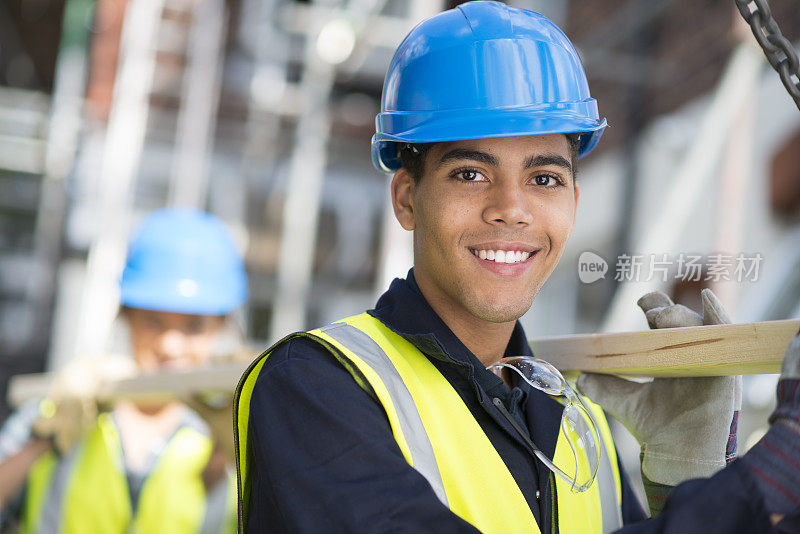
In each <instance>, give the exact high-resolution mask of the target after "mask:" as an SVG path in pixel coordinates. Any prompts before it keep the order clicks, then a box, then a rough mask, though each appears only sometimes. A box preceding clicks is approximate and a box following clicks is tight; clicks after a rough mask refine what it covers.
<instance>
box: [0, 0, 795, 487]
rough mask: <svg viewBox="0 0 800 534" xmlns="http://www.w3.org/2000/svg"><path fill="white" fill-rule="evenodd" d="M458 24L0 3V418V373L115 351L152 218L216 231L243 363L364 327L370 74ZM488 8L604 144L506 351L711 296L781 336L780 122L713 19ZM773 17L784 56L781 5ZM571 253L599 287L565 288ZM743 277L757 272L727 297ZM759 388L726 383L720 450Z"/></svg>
mask: <svg viewBox="0 0 800 534" xmlns="http://www.w3.org/2000/svg"><path fill="white" fill-rule="evenodd" d="M459 3H460V2H452V1H442V0H349V1H348V0H341V1H338V0H319V1H312V0H307V1H300V0H97V1H92V0H2V2H0V398H2V399H4V398H5V385H6V383H7V380H8V378H9V377H10V376H11V375H14V374H17V373H31V372H39V371H44V370H57V369H59V368H60V367H62V366H63V365H64V363H66V362H68V361H69V360H70V359H71V358H73V357H75V356H76V355H80V354H88V353H92V354H94V353H100V352H102V351H103V350H109V346H110V345H111V344H114V343H117V342H118V340H119V339H120V338H121V337H120V334H119V332H118V327H119V325H118V324H117V322H116V321H115V318H116V312H117V297H118V294H117V281H118V276H119V273H120V271H121V268H122V265H123V262H124V257H125V243H126V240H127V237H128V235H129V232H130V231H131V229H132V228H133V227H134V226H135V225H136V223H137V222H138V221H140V220H141V219H142V217H143V216H144V215H145V214H147V213H148V212H149V211H151V210H154V209H158V208H161V207H164V206H168V205H182V206H193V207H197V208H201V209H206V210H208V211H211V212H213V213H215V214H216V215H218V216H219V217H221V218H222V219H223V220H225V221H226V223H227V224H228V225H229V226H230V228H231V229H232V230H233V231H234V234H235V236H236V237H237V239H238V241H239V244H240V246H241V249H242V252H243V253H244V254H245V258H246V263H247V269H248V275H249V277H250V294H251V299H250V301H249V302H248V303H247V305H246V306H245V307H244V308H243V309H242V310H241V312H240V313H239V314H238V317H237V320H238V322H239V324H240V326H241V329H242V331H243V332H244V334H245V336H246V338H247V340H248V344H249V345H250V346H251V347H253V348H254V350H260V349H261V348H264V347H265V346H267V345H268V344H270V343H271V342H273V341H275V340H277V339H278V338H280V337H282V336H283V335H284V334H285V333H288V332H290V331H293V330H300V329H305V328H309V327H313V326H316V325H320V324H324V323H326V322H328V321H330V320H333V319H336V318H339V317H342V316H347V315H351V314H354V313H358V312H360V311H363V310H364V309H366V308H369V307H371V305H372V304H373V303H374V301H375V298H376V296H377V295H378V294H380V292H381V291H382V290H383V289H384V288H385V287H386V286H387V284H388V281H389V280H391V279H392V278H393V277H395V276H403V275H404V274H405V272H406V270H407V269H408V268H409V267H410V266H411V245H410V243H411V241H410V235H409V234H407V233H405V232H403V231H402V230H401V229H400V227H399V225H397V224H396V222H394V220H393V215H392V213H391V210H390V209H389V203H388V200H389V193H388V184H389V178H388V177H387V176H382V175H381V174H380V173H378V172H377V171H376V170H375V169H374V168H373V167H372V165H371V163H370V159H369V141H370V137H371V135H372V134H373V133H374V122H373V121H374V117H375V114H376V113H377V110H378V108H379V104H380V92H381V84H382V81H383V77H384V74H385V72H386V68H387V66H388V63H389V59H390V58H391V55H392V53H393V51H394V49H395V48H396V46H397V45H398V44H399V42H400V41H401V40H402V38H403V36H404V35H405V34H406V33H407V32H408V31H409V30H410V29H411V28H412V27H413V26H414V25H415V24H416V23H417V22H419V21H420V20H421V19H423V18H425V17H427V16H430V15H432V14H434V13H436V12H438V11H441V10H443V9H447V8H451V7H454V6H455V5H457V4H459ZM508 3H509V4H512V5H516V6H519V7H525V8H529V9H533V10H535V11H539V12H541V13H543V14H545V15H546V16H548V17H549V18H551V19H552V20H553V21H554V22H556V23H557V24H558V25H559V26H561V27H562V28H564V29H565V31H566V33H567V34H568V35H569V36H570V38H571V39H572V40H573V42H574V43H575V44H576V46H577V48H578V50H579V52H580V53H581V55H582V57H583V60H584V63H585V67H586V70H587V75H588V77H589V84H590V87H591V92H592V95H593V96H594V97H595V98H596V99H597V100H598V102H599V106H600V113H601V116H604V117H606V118H607V119H608V122H609V124H610V128H608V129H607V131H606V132H605V134H604V135H603V139H602V142H601V143H600V145H599V146H598V148H597V149H596V150H595V152H594V153H593V154H592V155H591V156H590V157H589V158H587V159H586V160H583V161H582V163H581V168H580V177H579V181H580V184H581V188H582V194H581V202H580V206H579V210H578V216H577V221H576V229H575V232H574V234H573V237H572V239H571V241H570V243H569V246H568V249H567V251H566V252H565V254H564V256H563V259H562V261H561V263H560V265H559V267H558V268H557V270H556V271H555V272H554V274H553V275H552V277H551V279H550V280H549V281H548V282H547V284H546V286H545V288H544V289H543V291H542V292H541V293H540V295H539V296H538V297H537V299H536V301H535V304H534V307H533V308H532V310H531V311H530V312H529V313H528V314H527V315H526V316H525V317H523V319H522V322H523V324H524V325H525V327H526V329H527V332H528V334H529V335H531V336H532V337H536V336H547V335H558V334H568V333H581V332H595V331H623V330H642V329H646V328H647V325H646V321H645V319H644V316H643V314H641V312H640V311H639V310H638V309H637V308H636V305H635V301H636V297H638V296H639V295H641V294H643V293H645V292H646V291H648V290H652V289H662V290H664V291H666V292H668V293H670V294H672V295H673V297H675V299H676V300H677V301H681V302H683V303H685V304H687V305H689V306H692V307H695V309H697V308H698V307H699V289H700V288H702V287H711V288H712V289H713V290H714V291H715V292H716V293H717V295H718V296H719V297H720V299H721V300H722V301H723V303H724V304H725V305H726V307H727V308H728V310H729V311H730V313H731V315H732V317H733V318H734V320H735V321H736V322H750V321H761V320H773V319H784V318H797V317H800V112H798V110H797V109H796V108H795V106H794V104H793V103H792V101H791V99H790V97H789V96H788V95H787V94H786V92H785V91H784V89H783V87H782V86H781V84H780V81H779V78H778V76H777V74H776V73H775V72H774V71H772V70H771V69H770V68H769V66H768V64H767V62H766V60H765V59H764V56H763V54H762V52H761V50H760V49H759V48H758V47H757V45H756V43H755V40H754V39H753V37H752V35H751V34H750V31H749V28H748V27H747V26H746V25H745V24H744V23H743V22H742V21H741V19H740V16H739V14H738V12H737V11H736V9H735V7H734V5H733V2H719V1H714V0H703V1H693V0H659V1H657V2H653V1H651V0H602V1H598V0H571V1H564V0H517V1H511V2H508ZM770 6H771V7H772V12H773V16H774V17H775V19H776V21H777V22H778V24H779V25H780V28H781V30H782V32H783V33H784V35H786V36H787V37H788V38H789V39H790V41H792V42H793V43H795V47H797V42H798V39H800V17H798V16H797V3H796V2H795V1H794V0H771V1H770ZM585 252H591V253H592V254H596V255H598V256H600V257H601V258H602V259H603V260H604V261H606V262H607V264H608V272H607V274H606V276H605V278H601V279H599V280H597V281H594V282H591V283H587V282H585V281H582V280H581V279H580V278H579V272H578V269H579V267H578V266H579V261H580V258H581V255H582V254H583V253H585ZM634 257H640V260H641V265H640V267H641V271H640V272H639V273H636V272H633V271H632V270H630V269H627V267H626V265H629V266H632V265H635V261H634V260H632V258H634ZM687 257H700V258H701V261H700V262H699V263H700V274H699V276H698V277H686V276H682V275H685V274H686V273H685V272H683V273H682V272H681V258H683V259H684V260H685V259H686V258H687ZM742 257H743V258H745V259H746V260H748V261H750V264H749V265H748V266H749V267H752V265H753V262H756V259H757V262H756V263H757V265H756V272H755V273H753V271H752V268H751V269H750V270H749V271H747V272H746V273H744V274H746V275H747V276H745V277H741V276H739V277H738V279H737V276H736V274H737V273H736V271H735V270H734V268H735V265H736V263H737V258H740V259H741V258H742ZM715 258H716V259H717V260H719V261H715ZM723 259H724V260H725V261H728V263H727V264H726V265H728V266H729V267H730V270H729V271H728V276H727V277H726V276H724V275H721V274H720V272H721V267H720V265H722V263H723ZM626 262H627V263H626ZM655 267H659V269H658V271H657V272H654V269H655ZM648 269H649V271H648ZM738 274H742V273H741V272H739V273H738ZM694 278H699V279H694ZM726 278H727V279H726ZM775 381H776V378H775V377H774V376H755V377H747V378H746V380H745V391H744V413H743V416H742V422H741V431H740V448H745V447H746V446H747V444H748V443H752V442H753V441H754V440H755V439H756V438H757V436H758V432H759V431H760V429H762V428H763V427H765V425H766V414H768V413H769V412H770V410H771V408H772V403H773V402H774V401H773V395H774V394H773V392H774V384H775ZM8 411H9V407H8V406H7V405H6V404H5V403H2V402H0V421H1V420H2V419H4V418H5V417H6V416H7V414H8ZM615 430H616V431H618V433H619V435H620V437H619V440H618V442H619V443H620V447H621V449H623V450H622V453H623V457H624V458H625V464H626V468H628V469H631V470H635V469H636V468H637V467H636V462H637V461H638V459H637V454H638V449H637V447H636V444H635V442H633V441H632V438H630V437H625V436H624V433H622V432H621V430H620V429H618V428H617V429H615ZM633 478H634V479H638V477H633Z"/></svg>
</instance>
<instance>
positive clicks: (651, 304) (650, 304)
mask: <svg viewBox="0 0 800 534" xmlns="http://www.w3.org/2000/svg"><path fill="white" fill-rule="evenodd" d="M636 304H637V305H638V306H639V307H640V308H641V309H642V311H643V312H645V313H646V312H647V311H648V310H651V309H653V308H664V307H666V306H672V304H674V303H673V302H672V299H670V298H669V296H668V295H667V294H666V293H664V292H663V291H651V292H650V293H647V294H645V295H642V296H641V297H640V298H639V300H637V301H636Z"/></svg>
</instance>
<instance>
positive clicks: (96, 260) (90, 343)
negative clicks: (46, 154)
mask: <svg viewBox="0 0 800 534" xmlns="http://www.w3.org/2000/svg"><path fill="white" fill-rule="evenodd" d="M163 8H164V0H131V2H130V3H129V4H128V7H127V9H126V13H125V20H124V22H123V28H122V36H121V38H120V55H119V63H118V67H117V76H116V79H115V80H114V96H113V100H112V105H111V111H110V114H109V119H108V128H107V130H106V139H105V146H104V149H103V163H102V166H101V169H100V183H101V187H100V194H99V198H98V199H97V200H98V203H97V210H96V217H95V220H96V223H97V227H98V234H97V237H96V238H95V240H94V242H93V243H92V245H91V247H90V249H89V257H88V261H87V277H86V286H85V289H84V293H83V302H82V303H81V311H80V319H79V324H78V335H77V339H76V347H75V352H76V353H79V354H97V353H99V352H101V351H102V349H103V344H104V342H105V340H106V338H107V336H108V333H109V331H110V328H111V324H112V322H113V320H114V316H115V314H116V310H117V306H118V301H119V288H118V285H117V280H118V279H119V276H120V273H121V272H122V267H123V264H124V261H125V250H126V246H125V245H126V242H127V238H128V231H129V225H130V212H131V202H132V193H133V191H132V190H133V187H132V186H133V183H134V180H135V177H136V175H137V173H138V169H139V161H140V158H141V154H142V146H143V144H144V136H145V129H146V127H147V117H148V112H149V96H150V88H151V87H152V85H153V83H152V82H153V72H154V70H155V54H156V46H155V45H156V38H157V36H158V27H159V23H160V21H161V12H162V10H163Z"/></svg>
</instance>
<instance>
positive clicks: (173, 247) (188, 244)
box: [120, 208, 247, 315]
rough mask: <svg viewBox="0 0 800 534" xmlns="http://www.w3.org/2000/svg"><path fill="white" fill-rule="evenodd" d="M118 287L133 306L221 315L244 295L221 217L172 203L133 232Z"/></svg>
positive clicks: (243, 275)
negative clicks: (174, 205)
mask: <svg viewBox="0 0 800 534" xmlns="http://www.w3.org/2000/svg"><path fill="white" fill-rule="evenodd" d="M120 292H121V295H120V301H121V303H122V304H123V305H124V306H130V307H132V308H142V309H146V310H157V311H166V312H176V313H190V314H193V315H225V314H227V313H230V312H231V311H233V310H234V309H236V308H237V307H239V306H241V305H242V304H243V303H244V301H245V300H246V299H247V275H246V273H245V269H244V263H243V261H242V258H241V256H240V255H239V252H238V251H237V249H236V245H235V244H234V242H233V239H232V238H231V235H230V234H229V233H228V231H227V229H226V228H225V225H224V224H223V223H222V221H220V220H219V219H218V218H217V217H215V216H213V215H211V214H209V213H205V212H202V211H197V210H192V209H186V208H171V209H164V210H159V211H155V212H153V213H151V214H150V215H149V216H147V218H145V220H144V222H143V223H142V225H141V226H140V227H139V229H138V230H137V232H136V233H135V234H134V236H133V239H132V240H131V242H130V244H129V246H128V259H127V261H126V264H125V270H124V271H123V273H122V279H121V280H120Z"/></svg>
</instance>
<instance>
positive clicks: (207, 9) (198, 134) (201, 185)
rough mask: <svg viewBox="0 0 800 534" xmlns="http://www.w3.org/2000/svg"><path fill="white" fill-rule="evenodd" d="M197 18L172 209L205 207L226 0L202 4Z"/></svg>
mask: <svg viewBox="0 0 800 534" xmlns="http://www.w3.org/2000/svg"><path fill="white" fill-rule="evenodd" d="M194 17H195V18H194V23H193V24H192V29H191V33H190V38H189V46H188V50H187V55H188V57H187V67H186V70H185V71H184V76H183V83H182V88H181V93H182V94H181V106H180V112H179V115H178V132H177V139H176V143H175V148H176V152H175V155H174V157H173V160H172V173H171V176H170V191H169V201H168V202H169V205H171V206H189V207H193V208H199V209H203V208H205V204H206V196H207V191H208V163H209V158H210V155H211V151H212V150H213V145H214V143H213V142H214V130H215V126H216V122H217V106H218V103H219V94H220V88H221V85H222V76H221V70H222V59H223V56H224V43H225V39H226V34H227V32H226V28H227V20H228V17H227V11H226V9H225V0H200V1H199V2H197V3H196V4H195V10H194Z"/></svg>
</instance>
